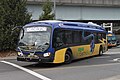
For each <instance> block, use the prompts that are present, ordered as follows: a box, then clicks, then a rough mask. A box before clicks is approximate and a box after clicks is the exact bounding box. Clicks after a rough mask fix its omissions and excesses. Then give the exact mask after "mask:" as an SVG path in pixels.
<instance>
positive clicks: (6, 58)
mask: <svg viewBox="0 0 120 80" xmlns="http://www.w3.org/2000/svg"><path fill="white" fill-rule="evenodd" d="M16 58H17V56H9V57H3V58H1V57H0V61H2V60H9V59H16Z"/></svg>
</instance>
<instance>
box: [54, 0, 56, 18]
mask: <svg viewBox="0 0 120 80" xmlns="http://www.w3.org/2000/svg"><path fill="white" fill-rule="evenodd" d="M54 19H56V0H54Z"/></svg>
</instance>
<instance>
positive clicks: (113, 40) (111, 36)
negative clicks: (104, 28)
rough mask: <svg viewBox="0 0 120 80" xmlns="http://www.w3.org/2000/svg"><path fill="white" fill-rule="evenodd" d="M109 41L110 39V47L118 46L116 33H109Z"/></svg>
mask: <svg viewBox="0 0 120 80" xmlns="http://www.w3.org/2000/svg"><path fill="white" fill-rule="evenodd" d="M107 41H108V47H115V46H117V38H116V36H115V34H113V33H108V34H107Z"/></svg>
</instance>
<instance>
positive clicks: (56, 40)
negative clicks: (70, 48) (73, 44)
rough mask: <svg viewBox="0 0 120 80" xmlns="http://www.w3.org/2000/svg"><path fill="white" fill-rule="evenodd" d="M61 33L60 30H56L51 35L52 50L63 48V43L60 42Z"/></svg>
mask: <svg viewBox="0 0 120 80" xmlns="http://www.w3.org/2000/svg"><path fill="white" fill-rule="evenodd" d="M62 35H63V33H62V31H61V30H60V29H56V30H55V31H54V34H53V47H54V48H59V47H61V46H63V41H62Z"/></svg>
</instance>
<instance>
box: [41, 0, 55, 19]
mask: <svg viewBox="0 0 120 80" xmlns="http://www.w3.org/2000/svg"><path fill="white" fill-rule="evenodd" d="M52 6H53V5H52V3H51V2H50V0H47V1H46V2H45V3H44V4H43V7H42V10H43V13H42V14H41V16H40V17H39V20H53V19H54V13H52Z"/></svg>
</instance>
